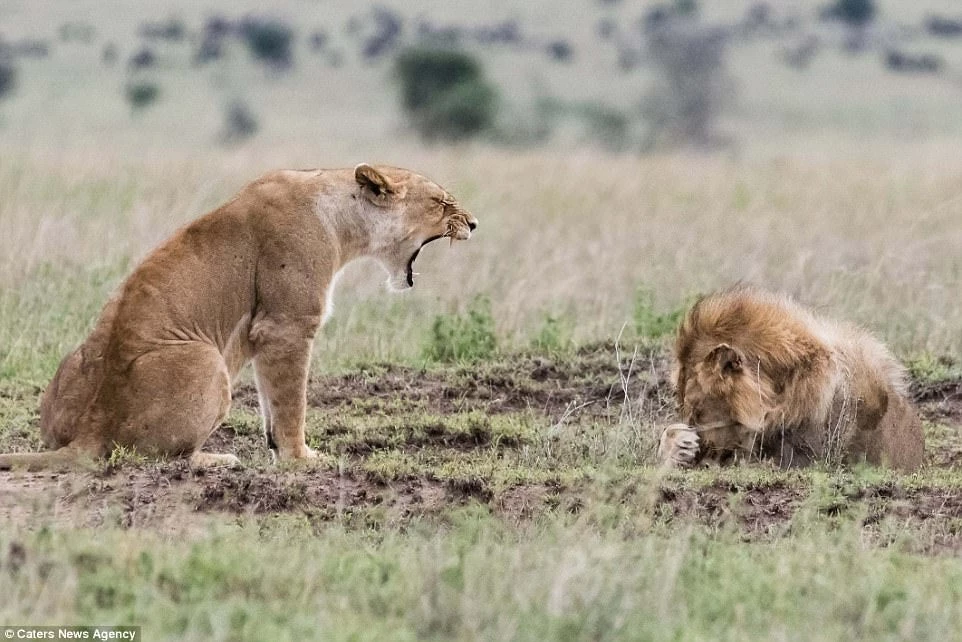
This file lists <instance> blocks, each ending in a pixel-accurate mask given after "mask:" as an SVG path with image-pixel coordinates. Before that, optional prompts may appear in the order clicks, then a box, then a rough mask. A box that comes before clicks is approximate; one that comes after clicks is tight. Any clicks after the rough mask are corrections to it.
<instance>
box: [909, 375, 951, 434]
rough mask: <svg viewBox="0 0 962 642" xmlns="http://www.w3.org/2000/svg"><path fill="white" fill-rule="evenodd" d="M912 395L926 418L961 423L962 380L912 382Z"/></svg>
mask: <svg viewBox="0 0 962 642" xmlns="http://www.w3.org/2000/svg"><path fill="white" fill-rule="evenodd" d="M912 396H913V398H914V399H915V402H916V403H917V404H918V405H919V409H920V412H921V413H922V416H923V417H924V418H925V419H926V420H928V421H932V422H937V423H951V424H954V425H962V381H940V382H937V383H919V382H914V383H913V384H912Z"/></svg>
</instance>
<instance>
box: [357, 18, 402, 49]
mask: <svg viewBox="0 0 962 642" xmlns="http://www.w3.org/2000/svg"><path fill="white" fill-rule="evenodd" d="M402 24H403V22H402V20H401V15H400V14H398V13H395V12H394V11H391V10H390V9H385V8H384V7H377V8H375V9H374V14H373V25H374V31H373V33H371V34H370V35H368V36H367V38H365V39H364V43H363V45H362V47H361V55H362V56H363V57H364V59H365V60H375V59H377V58H380V57H381V56H384V55H385V54H387V53H389V52H390V51H392V50H394V49H395V48H396V47H397V45H398V43H399V42H400V38H401V26H402Z"/></svg>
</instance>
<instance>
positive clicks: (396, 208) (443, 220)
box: [354, 163, 478, 290]
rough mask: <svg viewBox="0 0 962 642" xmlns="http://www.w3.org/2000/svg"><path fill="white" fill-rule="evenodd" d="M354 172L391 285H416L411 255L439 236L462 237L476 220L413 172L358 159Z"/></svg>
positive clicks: (396, 287) (377, 253) (466, 236)
mask: <svg viewBox="0 0 962 642" xmlns="http://www.w3.org/2000/svg"><path fill="white" fill-rule="evenodd" d="M354 178H355V180H356V181H357V184H358V186H359V188H360V192H361V196H362V198H363V202H364V203H366V204H367V206H368V212H367V213H368V214H369V215H370V216H371V217H373V218H374V219H375V221H376V224H375V225H374V230H375V232H374V234H375V235H376V237H377V238H375V239H373V241H374V245H375V246H376V248H375V257H376V258H377V259H378V260H379V261H380V263H381V265H383V266H384V268H385V269H386V270H387V272H388V286H389V287H390V288H391V289H392V290H406V289H407V288H410V287H412V286H414V277H415V272H414V260H415V259H416V258H417V257H418V253H419V252H420V251H421V248H423V247H424V246H425V245H427V244H428V243H430V242H431V241H434V240H437V239H440V238H449V239H451V240H452V241H455V240H458V241H465V240H467V239H469V238H471V232H472V231H473V230H474V229H475V228H476V227H477V226H478V220H477V219H476V218H475V217H474V216H473V215H472V214H471V213H470V212H468V211H467V210H465V209H464V208H463V207H461V206H460V205H459V204H458V202H457V200H456V199H455V198H454V197H453V196H451V194H449V193H448V192H447V191H446V190H445V189H444V188H442V187H441V186H440V185H438V184H437V183H435V182H433V181H431V180H429V179H427V178H425V177H423V176H421V175H419V174H415V173H414V172H409V171H407V170H404V169H399V168H394V167H383V166H379V167H377V168H375V167H372V166H370V165H367V164H364V163H362V164H360V165H358V166H357V167H356V168H355V169H354Z"/></svg>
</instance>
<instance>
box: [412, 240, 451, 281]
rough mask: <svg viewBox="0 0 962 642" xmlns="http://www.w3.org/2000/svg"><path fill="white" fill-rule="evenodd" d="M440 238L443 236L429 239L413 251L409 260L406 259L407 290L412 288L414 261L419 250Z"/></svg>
mask: <svg viewBox="0 0 962 642" xmlns="http://www.w3.org/2000/svg"><path fill="white" fill-rule="evenodd" d="M442 237H443V234H438V235H437V236H432V237H431V238H429V239H428V240H426V241H425V242H424V243H421V247H419V248H418V249H416V250H414V254H412V255H411V258H410V259H408V269H407V280H408V287H409V288H413V287H414V259H416V258H418V254H420V253H421V248H423V247H424V246H425V245H427V244H428V243H430V242H431V241H437V240H438V239H439V238H442Z"/></svg>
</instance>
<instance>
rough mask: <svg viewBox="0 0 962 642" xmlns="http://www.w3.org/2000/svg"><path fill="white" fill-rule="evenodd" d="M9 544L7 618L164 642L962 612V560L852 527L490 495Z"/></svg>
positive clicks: (743, 623)
mask: <svg viewBox="0 0 962 642" xmlns="http://www.w3.org/2000/svg"><path fill="white" fill-rule="evenodd" d="M0 547H2V550H4V551H6V559H5V561H4V564H3V568H2V572H0V589H2V590H3V593H4V595H5V596H7V597H6V599H5V600H4V602H3V605H2V607H0V618H2V619H3V620H4V621H7V622H10V621H16V622H32V623H38V624H40V623H57V624H63V623H89V622H90V621H97V622H124V623H127V622H136V623H137V624H139V625H141V626H143V628H144V631H145V634H146V633H147V632H149V633H150V635H151V636H152V637H154V638H155V639H188V640H190V639H263V638H264V637H270V638H271V639H319V640H320V639H323V640H341V639H343V640H347V639H371V640H374V639H385V638H389V639H425V638H427V639H508V638H510V639H518V640H526V639H530V640H535V639H538V640H541V639H546V638H549V639H571V640H576V639H626V638H627V639H649V640H671V639H678V638H679V637H682V638H684V639H722V640H739V639H746V638H752V639H757V638H766V639H769V638H781V639H818V640H830V639H851V638H860V637H864V638H871V639H906V638H910V639H940V636H944V633H945V632H946V631H951V630H954V626H955V623H956V622H957V621H958V618H959V617H960V616H962V613H960V608H962V607H960V601H959V597H960V593H962V563H960V561H959V560H958V559H953V558H926V557H918V556H913V555H909V554H906V553H903V552H901V551H900V550H899V549H898V547H897V546H893V547H889V548H887V549H881V550H879V549H877V548H874V547H872V546H867V545H866V544H865V542H864V541H863V540H862V538H861V535H860V531H859V530H858V529H856V528H852V527H851V525H850V524H844V523H843V524H841V525H839V526H838V527H837V528H835V529H833V530H831V531H829V532H826V531H824V530H822V529H821V528H818V527H817V526H816V525H814V524H809V525H808V527H807V528H803V529H801V531H800V532H799V533H798V534H797V535H796V536H795V537H792V538H790V539H783V540H778V541H774V542H767V543H755V544H745V543H743V542H741V541H740V540H739V538H738V536H737V534H734V533H731V532H725V531H722V532H710V531H706V530H704V529H698V528H695V529H692V528H682V529H679V530H676V531H674V532H672V533H671V535H670V536H665V535H664V534H661V533H658V532H657V529H655V528H647V529H646V528H645V527H643V526H642V527H641V528H638V527H634V528H630V529H629V528H625V527H624V526H618V525H615V526H604V525H599V524H596V523H592V522H591V520H587V519H571V518H563V517H562V518H554V519H548V520H545V521H544V522H541V523H537V524H529V525H526V526H522V527H520V528H515V527H510V526H506V525H505V524H504V523H502V522H500V521H499V520H496V519H493V518H492V517H491V516H490V515H489V514H488V513H487V511H486V510H485V509H484V508H483V507H480V506H476V505H475V506H467V507H465V508H463V509H459V510H456V511H451V512H448V513H446V514H445V515H444V516H443V518H442V521H441V523H432V522H430V521H418V522H415V523H413V524H411V525H409V526H408V527H407V528H405V529H404V530H397V529H391V528H387V529H381V530H376V531H368V532H364V531H358V530H357V529H356V528H353V527H350V526H344V525H342V524H338V523H336V522H335V523H330V524H325V525H323V526H322V527H321V529H320V531H319V530H318V526H317V524H314V523H312V522H311V521H310V519H308V518H306V517H298V516H285V517H276V518H267V519H262V520H257V521H250V520H240V521H239V522H238V523H236V524H233V525H223V526H220V527H217V528H215V529H213V530H212V531H210V532H206V533H204V534H202V535H199V536H197V537H195V538H193V539H192V540H191V541H188V542H184V541H181V540H175V539H174V540H172V539H169V538H166V537H163V536H158V535H157V534H154V533H151V532H148V531H124V530H117V529H105V530H102V531H99V532H97V533H96V534H95V533H93V532H89V531H87V532H84V531H80V532H75V531H70V532H62V531H58V530H40V531H31V532H23V533H9V532H8V533H4V534H3V535H0ZM51 587H57V589H56V590H55V591H54V590H51ZM813 621H818V623H819V625H818V627H817V628H815V629H813V628H811V622H813Z"/></svg>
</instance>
